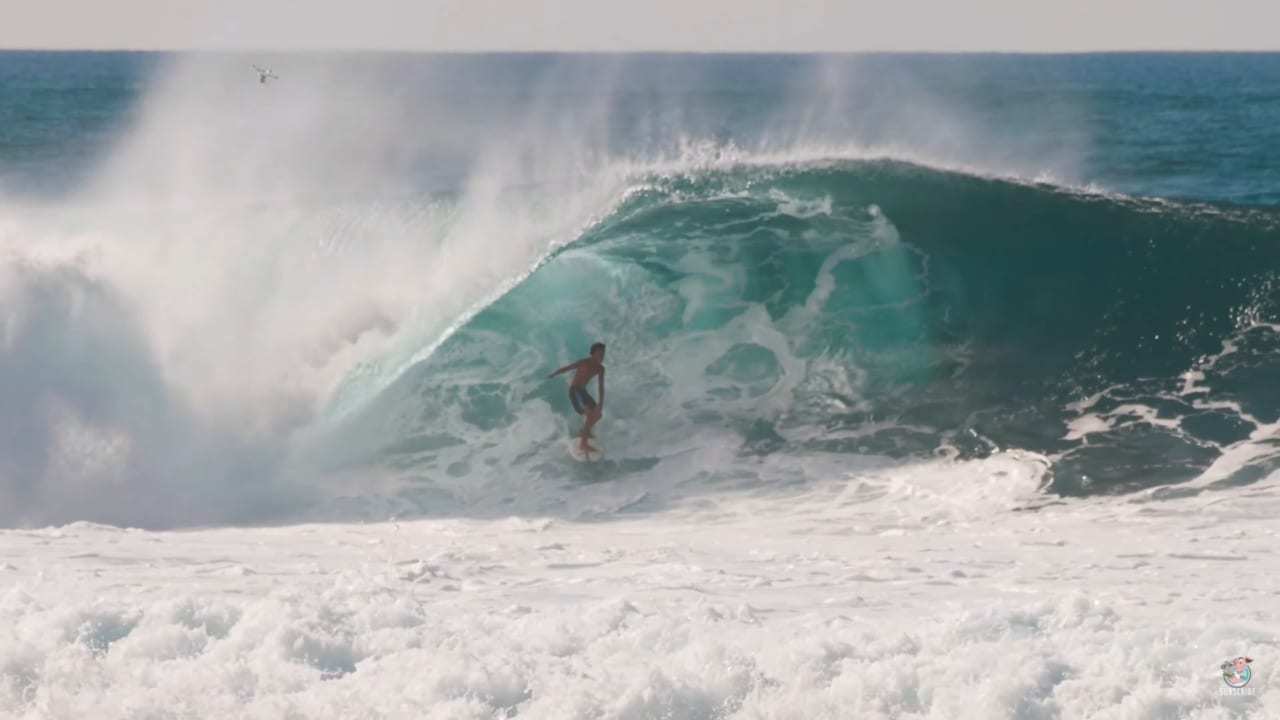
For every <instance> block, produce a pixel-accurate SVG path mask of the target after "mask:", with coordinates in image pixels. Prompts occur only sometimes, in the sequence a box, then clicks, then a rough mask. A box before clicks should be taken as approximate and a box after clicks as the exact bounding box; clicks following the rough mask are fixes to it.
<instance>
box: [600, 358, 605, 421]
mask: <svg viewBox="0 0 1280 720" xmlns="http://www.w3.org/2000/svg"><path fill="white" fill-rule="evenodd" d="M599 377H600V412H601V413H603V412H604V366H601V367H600V376H599Z"/></svg>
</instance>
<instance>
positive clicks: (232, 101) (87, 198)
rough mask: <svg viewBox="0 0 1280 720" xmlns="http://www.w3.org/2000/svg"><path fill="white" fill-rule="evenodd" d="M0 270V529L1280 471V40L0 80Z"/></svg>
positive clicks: (225, 68)
mask: <svg viewBox="0 0 1280 720" xmlns="http://www.w3.org/2000/svg"><path fill="white" fill-rule="evenodd" d="M251 63H260V64H264V65H269V66H270V67H271V68H272V69H273V70H274V71H275V72H276V73H277V74H278V75H279V76H280V77H279V79H278V80H271V81H269V82H266V83H262V82H259V78H258V75H257V73H256V72H254V70H253V69H252V68H251V67H250V65H251ZM0 243H2V244H3V250H4V254H3V262H4V264H5V267H4V269H3V272H2V273H0V329H2V330H3V335H4V343H3V344H2V345H0V523H3V524H5V525H14V524H32V523H42V522H52V521H64V520H78V519H91V520H98V521H104V522H115V523H133V524H141V525H156V526H164V525H181V524H189V523H207V522H256V521H262V520H278V519H282V518H291V517H297V516H303V515H306V514H307V513H314V512H318V513H320V514H322V515H325V516H330V517H331V516H339V517H350V516H365V515H370V516H385V515H386V514H414V513H418V514H422V513H425V514H436V513H477V514H484V513H492V512H515V511H524V510H537V511H541V512H555V511H556V509H557V508H558V507H561V506H562V505H563V504H564V502H565V500H564V498H565V497H566V495H567V494H571V493H573V492H574V488H576V487H580V486H583V485H585V484H595V483H600V482H610V483H617V484H619V485H620V486H622V487H628V488H633V489H634V491H635V493H634V494H635V497H636V498H637V503H636V505H635V509H653V508H658V507H661V506H662V505H664V504H665V503H667V502H672V501H673V500H672V499H673V498H676V497H689V496H696V495H699V494H706V493H712V492H753V493H769V492H782V491H783V490H784V489H785V488H788V487H795V486H797V485H798V484H803V483H806V482H812V481H813V480H815V479H816V477H817V475H819V474H822V473H829V472H831V470H830V468H832V467H837V468H838V467H839V466H840V465H841V464H842V463H846V462H847V463H848V464H850V465H855V464H858V463H864V462H868V461H874V462H887V463H918V462H940V461H942V462H952V461H954V462H963V461H965V460H966V459H972V458H982V457H987V456H989V455H991V454H993V453H1005V452H1017V453H1024V454H1027V455H1029V456H1034V457H1037V458H1041V459H1042V461H1043V462H1044V463H1045V465H1046V467H1047V468H1048V469H1047V471H1046V474H1045V487H1044V493H1045V496H1046V498H1048V499H1050V500H1051V499H1052V498H1054V497H1057V496H1064V495H1065V496H1078V495H1092V494H1121V493H1124V494H1129V493H1134V492H1138V491H1145V490H1149V489H1151V488H1162V490H1160V492H1165V493H1175V494H1177V493H1187V492H1206V491H1209V492H1211V491H1212V489H1213V488H1214V487H1215V486H1218V485H1220V484H1242V483H1251V482H1255V481H1257V480H1259V479H1261V478H1263V477H1266V476H1267V475H1268V474H1270V473H1271V472H1273V471H1275V470H1276V469H1280V447H1277V442H1276V438H1277V436H1276V432H1277V430H1278V429H1280V355H1277V352H1278V351H1280V288H1278V287H1277V284H1276V283H1277V273H1280V55H1276V54H1100V55H1061V56H1054V55H1036V56H1024V55H866V56H859V55H854V56H701V55H696V56H695V55H643V56H625V55H624V56H614V55H475V56H433V55H361V54H348V55H324V56H307V55H280V56H264V57H248V56H230V55H163V54H128V53H65V54H64V53H12V52H10V53H0ZM596 340H602V341H604V342H606V343H608V354H609V357H608V360H607V364H608V367H609V371H608V383H609V385H608V401H607V406H606V414H605V419H604V420H603V421H602V424H601V425H600V431H601V436H602V442H603V444H604V445H605V446H606V448H607V457H606V459H605V460H604V461H602V462H599V463H595V464H591V465H582V464H578V463H575V462H574V461H572V460H571V459H569V458H568V457H567V455H566V452H565V447H564V445H565V443H566V441H567V438H568V436H569V435H570V433H571V432H572V430H573V428H574V427H576V425H575V423H576V420H575V419H574V418H573V417H572V412H571V410H570V409H569V407H568V402H567V400H566V398H565V397H564V395H565V389H564V387H563V386H562V385H561V384H559V383H558V382H545V381H544V380H543V377H544V376H545V375H546V374H547V372H549V371H550V370H552V369H554V368H556V367H558V366H560V365H563V364H564V363H566V362H569V361H571V360H573V359H576V358H577V357H579V356H581V355H583V354H584V353H585V351H586V348H587V346H588V345H590V344H591V343H592V342H594V341H596ZM814 463H818V464H820V465H821V467H822V468H823V469H822V470H821V471H818V470H814V469H813V468H814V467H816V466H815V465H814Z"/></svg>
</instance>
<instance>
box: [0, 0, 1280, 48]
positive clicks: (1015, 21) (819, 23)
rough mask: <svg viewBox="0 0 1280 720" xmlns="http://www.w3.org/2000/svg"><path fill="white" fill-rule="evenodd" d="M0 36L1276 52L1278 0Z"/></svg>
mask: <svg viewBox="0 0 1280 720" xmlns="http://www.w3.org/2000/svg"><path fill="white" fill-rule="evenodd" d="M0 48H110V49H116V48H129V49H216V50H255V51H258V50H319V49H367V50H437V51H484V50H558V51H583V50H591V51H641V50H658V51H702V52H720V51H772V52H781V51H793V52H794V51H800V52H808V51H847V52H859V51H877V50H890V51H892V50H935V51H953V50H960V51H964V50H997V51H1031V52H1057V51H1089V50H1280V0H1053V1H1052V2H1051V1H1049V0H951V1H947V0H869V1H863V0H790V1H787V0H627V1H626V2H623V1H620V0H0Z"/></svg>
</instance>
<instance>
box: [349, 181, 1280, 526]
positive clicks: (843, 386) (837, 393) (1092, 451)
mask: <svg viewBox="0 0 1280 720" xmlns="http://www.w3.org/2000/svg"><path fill="white" fill-rule="evenodd" d="M1277 237H1278V236H1277V227H1276V218H1275V217H1274V215H1273V214H1271V213H1268V212H1252V211H1240V212H1223V211H1219V210H1214V209H1211V208H1207V207H1195V206H1179V205H1169V204H1166V203H1159V202H1150V201H1138V200H1129V199H1124V198H1114V197H1108V196H1102V195H1090V194H1081V193H1077V192H1070V191H1064V190H1061V189H1057V188H1054V187H1051V186H1044V185H1028V184H1022V183H1014V182H1008V181H1002V180H996V179H984V178H979V177H974V176H971V175H964V174H957V173H952V172H943V171H937V170H931V169H928V168H924V167H920V166H917V165H909V164H903V163H898V162H892V161H833V162H825V163H810V164H803V165H798V166H796V165H792V166H763V167H762V166H753V167H738V168H734V169H728V170H720V171H705V172H692V173H681V174H674V175H666V176H661V177H651V178H649V180H648V181H647V182H645V183H643V184H640V185H637V186H636V187H635V189H634V191H633V192H632V193H631V195H630V196H629V198H628V200H627V201H626V202H625V203H624V204H623V205H622V206H621V207H620V208H619V209H618V210H617V212H615V213H614V214H613V215H611V216H610V217H608V218H607V219H605V220H604V221H602V222H601V223H599V224H597V225H596V226H594V227H593V228H592V229H591V230H590V231H589V232H587V233H586V234H584V235H583V236H582V237H581V238H580V239H579V240H578V241H576V242H575V243H573V244H572V245H570V246H568V247H566V248H565V249H563V250H562V251H560V252H558V253H557V254H555V255H554V256H553V257H552V258H551V259H549V260H548V261H547V262H545V263H544V264H543V265H541V266H540V267H539V268H538V269H537V270H536V271H535V272H534V273H533V274H532V275H530V276H529V277H528V278H527V279H526V280H525V281H524V282H522V283H521V284H520V285H519V286H517V287H515V288H514V289H512V290H511V291H510V292H509V293H507V294H506V295H504V296H503V297H502V298H501V299H499V300H498V301H496V302H494V303H493V304H491V305H489V306H488V307H486V308H485V309H484V310H483V311H482V312H480V313H478V314H477V315H475V316H474V317H473V318H471V319H470V320H469V321H468V322H467V323H466V324H464V325H462V326H461V327H459V328H458V329H457V331H456V332H455V333H453V334H452V335H451V336H450V337H449V338H448V339H447V340H446V341H445V342H444V343H443V344H441V345H440V346H439V348H438V349H437V350H436V351H435V353H434V354H432V355H431V356H430V357H429V358H427V359H425V360H424V361H422V362H421V363H419V364H417V365H416V366H414V367H413V368H411V369H410V370H409V371H408V372H406V373H405V374H404V375H403V376H402V377H400V378H399V379H398V380H397V381H396V382H395V383H394V384H393V385H391V386H390V387H389V388H387V389H386V390H385V391H384V392H382V393H381V395H380V396H379V397H378V398H377V400H376V401H375V402H374V403H373V404H372V405H371V406H370V407H369V408H367V409H366V410H364V411H363V412H361V413H359V414H358V418H357V419H352V420H348V421H347V424H346V425H345V426H344V427H346V428H347V429H348V430H350V431H351V432H353V433H356V434H358V433H360V432H368V433H370V436H369V437H368V438H367V442H368V447H369V448H370V449H371V450H370V453H369V455H368V456H367V457H376V458H378V459H379V462H381V463H384V464H386V465H387V466H388V467H393V468H396V473H398V474H399V475H400V476H401V477H402V478H404V479H405V480H406V481H407V484H406V486H405V488H404V489H403V490H402V491H401V498H402V499H404V500H406V502H408V503H410V504H411V505H412V506H413V507H414V508H416V509H426V510H430V509H433V508H435V509H440V508H452V507H457V506H458V505H466V506H473V507H474V506H479V505H492V507H494V508H498V509H501V508H520V509H541V510H548V509H553V508H557V507H560V506H562V505H563V504H564V503H565V493H564V492H561V491H560V490H561V489H563V488H564V486H565V483H566V482H567V481H566V478H567V479H568V482H570V483H572V482H573V481H574V480H576V481H578V482H583V483H589V482H592V481H594V480H597V479H605V478H609V479H611V480H617V481H619V482H620V483H621V484H622V485H621V486H622V487H629V488H630V489H631V490H632V491H633V492H630V493H627V492H622V493H621V494H619V495H617V496H615V497H613V498H612V499H613V500H614V501H616V502H622V503H630V504H632V505H634V506H636V507H652V506H653V505H654V504H661V502H663V500H664V499H666V498H668V497H669V496H671V495H672V494H683V493H691V494H697V493H698V492H702V491H707V490H709V489H710V488H720V489H723V488H725V487H734V488H737V489H739V490H744V491H750V490H751V489H752V488H765V487H773V488H775V489H776V488H777V487H779V486H785V485H786V484H787V483H792V482H802V481H804V480H805V479H806V478H807V477H808V476H807V472H808V471H809V470H810V468H809V467H807V463H814V465H813V466H812V467H813V468H815V469H816V468H818V467H822V470H821V472H826V471H828V470H829V469H830V466H831V465H835V466H840V464H841V463H844V464H845V465H846V466H848V464H851V463H852V464H857V463H864V462H866V461H867V459H868V458H873V457H874V458H894V459H897V460H899V461H901V460H907V461H915V460H922V459H929V458H934V457H938V456H942V457H959V458H975V457H985V456H987V455H990V454H992V453H993V452H997V451H1001V450H1007V449H1020V450H1026V451H1031V452H1034V453H1037V454H1039V455H1041V456H1044V457H1045V458H1047V460H1048V462H1049V464H1050V471H1049V473H1048V475H1047V478H1048V480H1047V482H1048V483H1049V489H1050V490H1052V491H1054V492H1058V493H1066V494H1080V493H1096V492H1119V491H1131V490H1135V489H1140V488H1145V487H1149V486H1154V485H1162V484H1167V483H1170V482H1175V481H1178V480H1188V479H1192V478H1197V477H1202V478H1205V479H1207V480H1216V481H1230V482H1244V481H1248V480H1250V479H1256V478H1258V477H1260V476H1261V475H1263V474H1265V473H1267V472H1269V471H1270V470H1271V469H1274V467H1275V461H1276V457H1275V453H1274V452H1272V451H1271V450H1270V449H1269V446H1268V445H1266V443H1265V442H1255V441H1257V440H1259V438H1261V437H1264V436H1265V435H1267V433H1268V429H1269V427H1270V425H1269V424H1270V423H1275V422H1276V420H1277V417H1278V415H1277V414H1278V413H1280V397H1277V396H1275V395H1274V393H1271V392H1270V391H1269V389H1268V388H1269V387H1270V386H1271V378H1272V377H1273V376H1274V373H1275V372H1276V371H1277V370H1280V366H1278V365H1277V364H1276V363H1275V361H1274V356H1273V354H1272V351H1271V350H1272V346H1273V345H1274V344H1275V342H1276V341H1277V339H1278V338H1277V336H1276V335H1275V327H1274V326H1273V325H1270V324H1268V323H1267V322H1265V321H1263V320H1261V319H1262V318H1267V317H1272V316H1274V312H1275V310H1276V306H1275V303H1276V301H1277V296H1276V293H1275V290H1274V277H1273V274H1274V271H1273V268H1275V267H1276V266H1277V265H1276V261H1277V260H1280V258H1277V257H1276V253H1277V252H1278V251H1277V249H1276V247H1277V246H1276V243H1275V240H1276V239H1277ZM597 340H600V341H604V342H606V343H607V344H608V358H607V360H606V364H607V366H608V367H609V378H610V379H609V381H608V399H607V405H606V409H605V419H604V421H603V422H602V423H601V425H600V426H598V427H599V428H600V432H601V433H602V436H601V437H602V441H603V442H604V443H605V444H606V445H607V446H608V460H607V461H605V462H603V463H600V464H599V465H596V466H580V465H576V464H574V463H573V462H572V461H571V460H569V459H568V458H567V457H566V455H565V449H564V447H563V446H564V444H565V443H566V442H567V438H568V437H569V435H570V434H571V433H572V432H573V431H574V429H575V428H576V427H577V421H576V420H575V419H574V418H573V417H572V414H571V411H570V410H569V403H568V400H567V398H566V397H565V388H564V387H563V385H562V383H560V382H543V381H541V380H540V379H539V378H540V377H541V376H542V375H543V374H544V373H545V372H546V371H547V370H548V369H551V368H554V367H557V366H559V365H561V364H563V363H564V362H567V361H569V360H571V359H574V358H576V357H580V356H582V355H584V354H585V353H586V349H587V347H588V345H590V344H591V343H592V342H595V341H597ZM1232 457H1235V458H1237V459H1238V460H1239V462H1235V461H1231V460H1228V461H1226V462H1225V464H1224V460H1223V459H1224V458H1228V459H1229V458H1232ZM1211 469H1212V472H1209V471H1210V470H1211ZM693 488H697V489H693ZM581 510H582V511H583V512H587V511H590V510H591V508H583V509H581Z"/></svg>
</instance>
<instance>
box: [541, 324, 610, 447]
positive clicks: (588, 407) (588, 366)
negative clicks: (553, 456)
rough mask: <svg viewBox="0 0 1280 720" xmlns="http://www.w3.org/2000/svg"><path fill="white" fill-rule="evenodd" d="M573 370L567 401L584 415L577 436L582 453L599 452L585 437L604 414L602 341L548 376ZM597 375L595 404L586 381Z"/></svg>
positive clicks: (590, 435) (588, 436)
mask: <svg viewBox="0 0 1280 720" xmlns="http://www.w3.org/2000/svg"><path fill="white" fill-rule="evenodd" d="M569 370H573V371H574V373H573V380H572V381H570V382H569V402H570V403H573V409H574V410H575V411H576V412H577V413H578V414H579V415H583V416H585V417H586V422H585V423H583V425H582V433H581V434H580V435H579V436H578V438H579V440H580V443H579V446H580V447H581V448H582V451H583V452H584V453H593V452H600V451H599V450H597V449H595V448H594V447H592V446H590V445H588V444H587V439H588V438H592V437H595V436H594V435H592V434H591V428H593V427H595V424H596V423H598V422H600V416H601V415H602V414H604V343H600V342H598V343H596V344H594V345H592V346H591V354H590V355H588V356H587V357H584V358H582V359H581V360H579V361H577V362H573V363H569V364H568V365H565V366H564V367H562V368H560V369H559V370H557V371H555V372H553V373H551V375H549V376H548V377H555V376H557V375H559V374H560V373H562V372H567V371H569ZM596 376H599V377H600V382H599V387H600V404H599V405H596V401H595V398H592V397H591V393H589V392H587V383H589V382H591V378H593V377H596Z"/></svg>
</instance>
